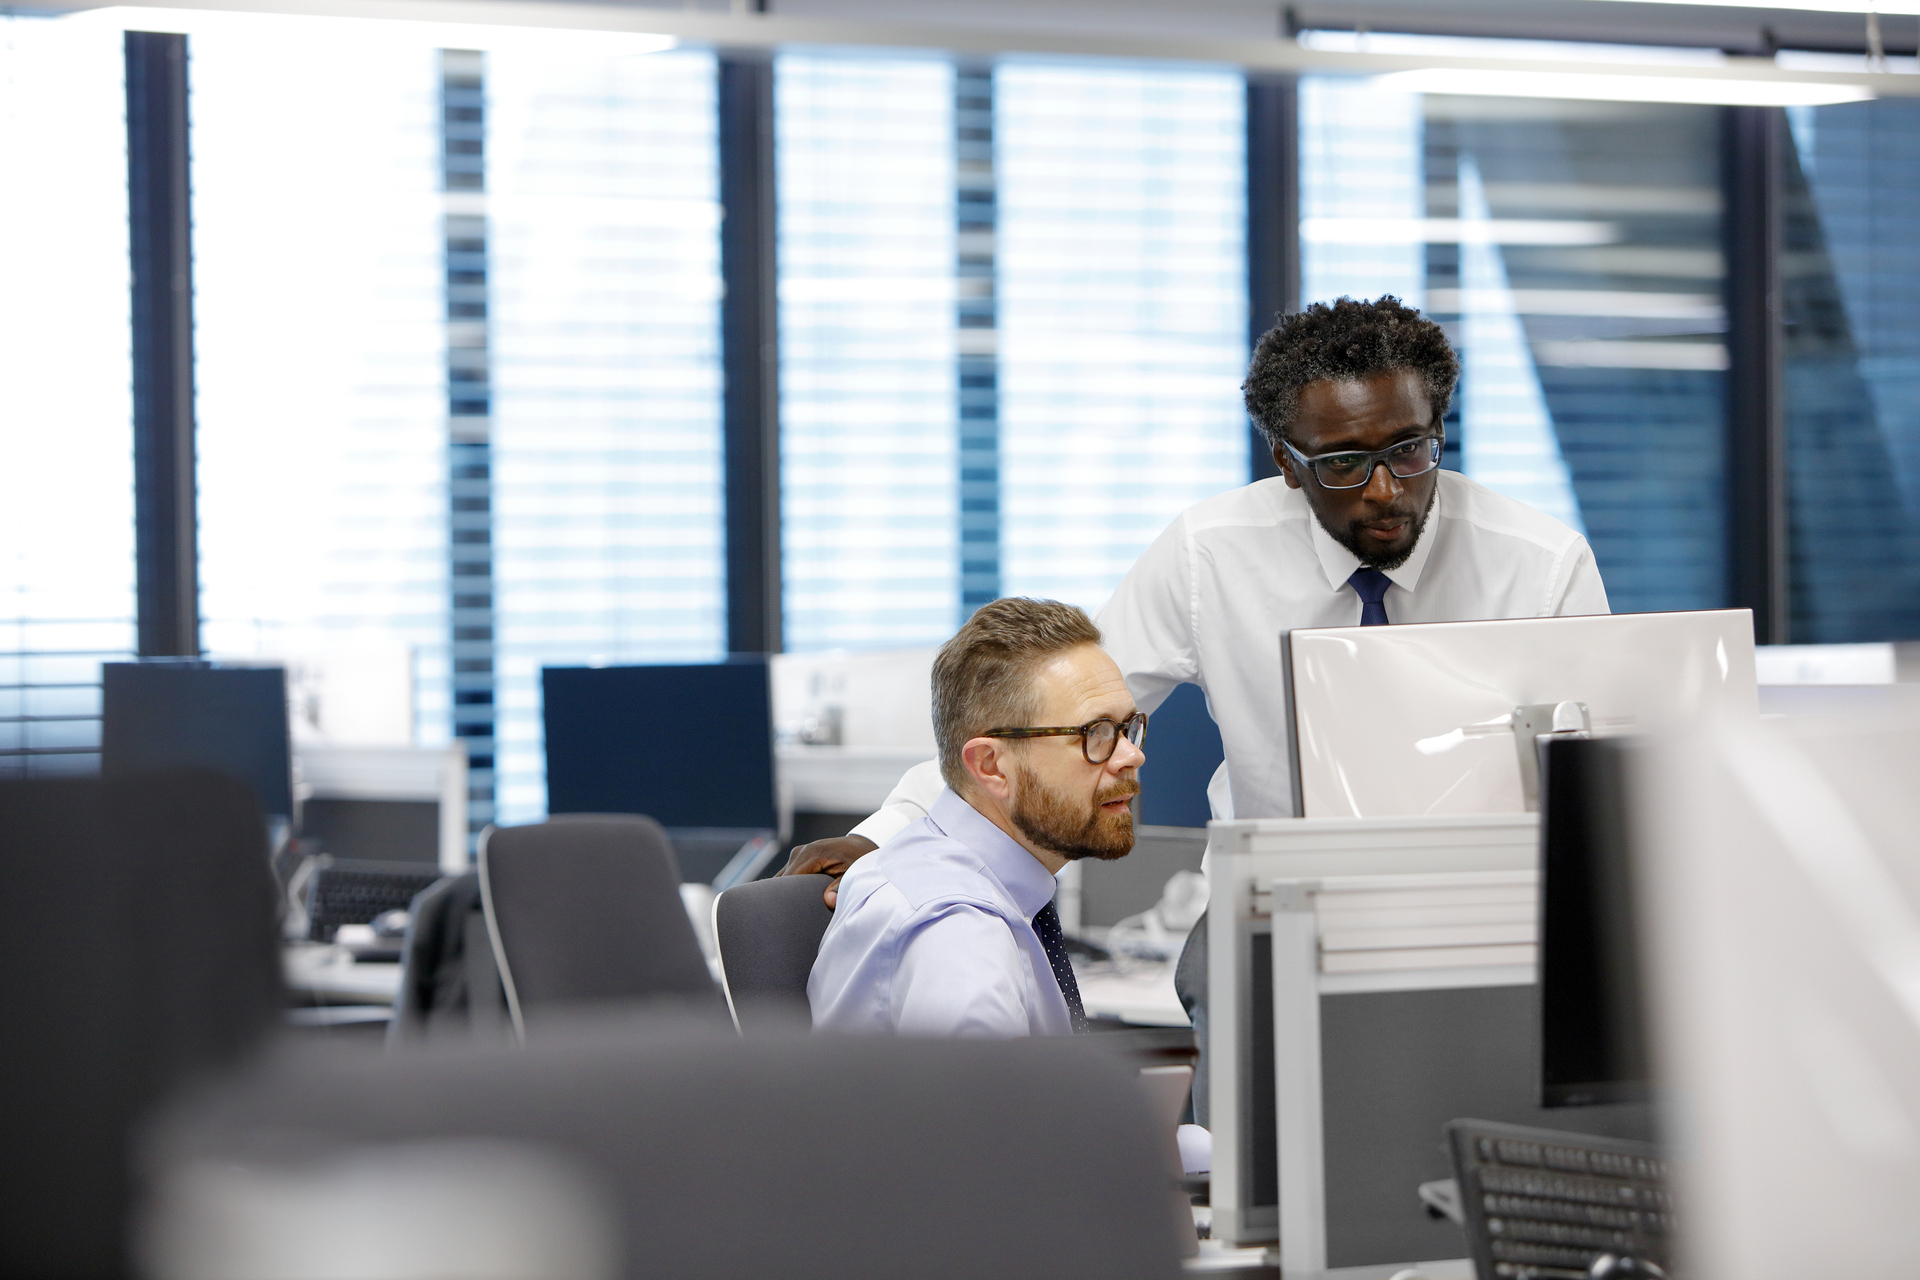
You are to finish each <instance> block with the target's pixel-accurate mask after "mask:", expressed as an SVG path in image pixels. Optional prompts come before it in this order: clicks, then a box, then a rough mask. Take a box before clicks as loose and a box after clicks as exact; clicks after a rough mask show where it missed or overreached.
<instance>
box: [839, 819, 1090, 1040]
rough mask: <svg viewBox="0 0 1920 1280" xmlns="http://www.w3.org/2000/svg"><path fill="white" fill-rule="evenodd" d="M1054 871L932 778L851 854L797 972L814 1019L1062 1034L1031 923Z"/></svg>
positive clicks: (918, 1030)
mask: <svg viewBox="0 0 1920 1280" xmlns="http://www.w3.org/2000/svg"><path fill="white" fill-rule="evenodd" d="M1053 892H1054V880H1053V876H1052V875H1051V874H1050V873H1049V872H1048V871H1047V869H1046V868H1045V867H1043V866H1041V865H1040V862H1039V859H1037V858H1035V857H1034V856H1033V855H1032V854H1031V853H1028V852H1027V851H1026V850H1025V849H1022V848H1021V847H1020V846H1019V845H1017V844H1015V843H1014V842H1013V839H1012V838H1011V837H1010V836H1008V835H1007V834H1006V832H1004V831H1002V830H1000V828H998V827H996V826H994V825H993V823H991V822H989V821H988V820H987V819H986V818H985V817H983V816H982V815H981V814H980V812H979V811H978V810H976V809H975V808H974V807H973V806H972V805H970V804H968V803H967V802H966V801H965V800H962V799H961V798H960V797H959V796H958V795H956V794H954V792H952V791H951V790H943V791H941V793H940V796H939V798H938V799H936V800H935V801H934V802H933V808H932V810H931V811H930V812H929V813H928V814H927V816H926V817H924V818H921V819H919V820H918V821H915V822H913V823H910V824H909V825H908V826H907V827H906V828H905V829H904V830H903V831H901V832H900V834H899V835H897V836H895V837H894V838H893V839H891V840H889V841H887V842H886V844H885V845H883V846H881V848H880V849H879V850H877V851H876V852H874V853H870V854H868V855H867V856H866V857H864V858H861V859H860V860H859V861H858V862H855V863H854V864H853V866H852V867H851V868H850V869H849V870H848V871H847V874H846V876H845V878H844V879H842V880H841V881H840V902H839V906H838V907H837V908H835V910H834V913H833V923H832V924H830V925H828V926H827V933H826V937H824V938H822V939H821V941H820V954H819V956H818V957H817V958H816V959H815V960H814V962H813V975H812V977H811V978H810V979H809V980H808V982H807V999H808V1000H809V1001H810V1002H811V1004H812V1005H813V1025H814V1026H815V1027H818V1028H823V1029H827V1030H833V1031H859V1032H880V1033H886V1032H898V1033H900V1034H902V1035H928V1036H996V1037H1009V1036H1036V1035H1068V1034H1070V1033H1071V1032H1072V1030H1073V1024H1072V1021H1071V1019H1070V1018H1069V1017H1068V1015H1067V1002H1066V1000H1065V999H1064V998H1063V997H1062V996H1061V995H1060V984H1059V983H1058V982H1056V981H1055V980H1054V977H1053V970H1052V968H1051V967H1050V966H1049V965H1048V964H1047V953H1046V949H1045V948H1044V947H1042V946H1041V945H1040V939H1039V937H1038V936H1036V935H1035V934H1034V931H1033V917H1034V913H1035V912H1037V911H1039V910H1040V908H1042V907H1044V906H1046V905H1047V903H1049V902H1051V901H1052V900H1053Z"/></svg>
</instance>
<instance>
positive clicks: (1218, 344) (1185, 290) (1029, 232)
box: [994, 61, 1248, 609]
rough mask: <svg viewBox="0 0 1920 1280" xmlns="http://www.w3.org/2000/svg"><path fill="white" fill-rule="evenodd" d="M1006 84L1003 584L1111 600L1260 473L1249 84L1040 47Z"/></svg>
mask: <svg viewBox="0 0 1920 1280" xmlns="http://www.w3.org/2000/svg"><path fill="white" fill-rule="evenodd" d="M994 98H995V101H994V139H995V146H996V152H997V154H996V158H995V168H996V171H997V175H998V183H999V237H998V239H999V253H998V270H999V279H998V283H997V289H998V294H999V388H1000V459H1001V462H1000V474H1001V494H1000V511H1001V520H1002V533H1001V546H1002V550H1001V562H1002V566H1003V568H1002V575H1003V578H1002V588H1001V589H1002V591H1003V592H1004V593H1005V594H1007V595H1036V596H1045V597H1049V598H1053V599H1059V600H1066V601H1069V602H1072V603H1074V604H1079V605H1083V606H1085V607H1087V608H1089V609H1097V608H1098V607H1099V606H1100V605H1101V604H1103V603H1105V601H1106V599H1107V597H1108V596H1109V595H1111V594H1112V592H1113V589H1114V587H1115V586H1117V585H1118V584H1119V581H1120V579H1121V577H1122V576H1123V575H1124V574H1125V573H1126V571H1127V570H1128V569H1129V568H1131V567H1132V566H1133V562H1134V560H1135V559H1137V558H1138V557H1139V555H1140V552H1141V551H1143V550H1145V549H1146V546H1147V544H1148V543H1150V542H1151V541H1152V540H1153V539H1154V538H1155V537H1156V536H1158V535H1159V533H1160V531H1161V530H1162V529H1164V528H1166V526H1167V525H1168V524H1169V523H1170V522H1171V521H1172V520H1173V518H1174V517H1175V516H1176V515H1178V514H1179V513H1180V512H1181V511H1182V510H1184V509H1185V508H1186V507H1188V506H1191V505H1192V504H1193V503H1195V502H1197V501H1199V500H1200V499H1202V498H1205V497H1207V496H1209V495H1211V494H1214V493H1218V492H1220V491H1222V490H1224V489H1229V488H1233V487H1235V486H1237V485H1242V484H1245V483H1246V482H1247V477H1248V463H1247V442H1248V433H1247V427H1246V421H1247V420H1246V411H1245V409H1244V408H1242V406H1241V402H1240V392H1239V386H1240V381H1241V379H1242V378H1244V377H1245V376H1246V361H1247V338H1246V334H1247V283H1246V120H1245V112H1246V85H1245V81H1244V79H1243V78H1242V77H1241V75H1240V74H1239V73H1238V72H1237V71H1217V70H1210V69H1191V68H1181V67H1167V66H1161V67H1102V66H1097V65H1085V64H1065V65H1063V64H1048V63H1042V62H1024V61H1023V62H1008V63H1003V64H1002V65H1001V66H1000V67H999V68H997V69H996V71H995V73H994Z"/></svg>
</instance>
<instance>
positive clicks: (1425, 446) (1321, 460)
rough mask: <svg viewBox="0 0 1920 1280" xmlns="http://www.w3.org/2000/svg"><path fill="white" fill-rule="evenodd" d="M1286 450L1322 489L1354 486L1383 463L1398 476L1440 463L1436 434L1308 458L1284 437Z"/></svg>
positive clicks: (1424, 471)
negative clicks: (1381, 446)
mask: <svg viewBox="0 0 1920 1280" xmlns="http://www.w3.org/2000/svg"><path fill="white" fill-rule="evenodd" d="M1280 443H1281V444H1283V445H1286V449H1287V452H1288V453H1290V454H1292V455H1293V460H1294V461H1295V462H1298V463H1299V464H1300V465H1301V466H1303V467H1305V468H1307V469H1308V470H1309V471H1311V472H1313V478H1314V479H1315V480H1318V481H1319V482H1320V487H1321V488H1323V489H1358V488H1359V487H1360V486H1361V485H1363V484H1365V483H1366V482H1367V481H1369V480H1371V479H1373V469H1374V468H1375V467H1377V466H1379V465H1380V464H1381V463H1383V462H1384V463H1386V465H1387V470H1388V471H1391V472H1392V473H1393V474H1394V475H1396V476H1399V477H1400V478H1401V479H1402V480H1411V479H1413V477H1415V476H1423V475H1425V474H1427V472H1429V471H1431V470H1433V469H1434V468H1435V467H1437V466H1439V465H1440V448H1441V445H1442V443H1443V442H1442V440H1441V438H1440V437H1439V436H1421V437H1420V438H1419V439H1417V440H1402V441H1401V442H1400V443H1399V444H1396V445H1393V446H1391V447H1389V448H1386V449H1375V450H1372V451H1371V452H1367V451H1362V450H1348V451H1345V452H1342V453H1317V454H1315V455H1314V456H1313V457H1311V458H1309V457H1308V456H1307V455H1306V454H1304V453H1302V452H1300V451H1299V450H1298V449H1296V448H1294V447H1293V445H1292V444H1291V443H1289V442H1288V441H1285V440H1282V441H1281V442H1280Z"/></svg>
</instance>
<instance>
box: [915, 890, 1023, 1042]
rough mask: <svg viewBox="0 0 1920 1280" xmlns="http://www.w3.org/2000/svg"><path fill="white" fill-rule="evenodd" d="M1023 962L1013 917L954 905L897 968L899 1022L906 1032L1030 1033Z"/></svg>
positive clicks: (920, 935)
mask: <svg viewBox="0 0 1920 1280" xmlns="http://www.w3.org/2000/svg"><path fill="white" fill-rule="evenodd" d="M1025 972H1026V971H1025V965H1024V962H1023V961H1022V959H1021V956H1020V948H1019V944H1017V943H1016V942H1015V941H1014V939H1013V934H1012V932H1011V931H1010V930H1009V929H1008V928H1007V922H1006V921H1005V920H1002V919H1001V918H1000V917H999V916H997V915H994V914H993V913H992V912H991V911H986V910H983V909H981V908H979V907H970V906H962V905H955V906H951V907H948V908H947V909H946V910H945V911H944V912H943V913H942V914H941V915H940V916H939V918H937V919H935V920H934V921H933V922H932V923H930V924H928V925H925V926H924V927H922V928H920V929H918V930H916V931H915V932H914V934H913V935H912V936H911V937H910V938H908V939H907V940H906V941H905V943H904V944H903V945H902V947H901V951H900V966H899V968H898V969H896V970H895V971H894V976H893V992H892V1013H893V1029H894V1030H895V1031H896V1032H898V1033H900V1034H901V1035H921V1036H991V1037H995V1038H1003V1039H1004V1038H1007V1037H1013V1036H1025V1035H1031V1034H1032V1031H1033V1028H1032V1024H1031V1021H1030V1020H1029V1018H1028V1016H1027V1002H1026V997H1025V994H1024V993H1025V990H1026V979H1025Z"/></svg>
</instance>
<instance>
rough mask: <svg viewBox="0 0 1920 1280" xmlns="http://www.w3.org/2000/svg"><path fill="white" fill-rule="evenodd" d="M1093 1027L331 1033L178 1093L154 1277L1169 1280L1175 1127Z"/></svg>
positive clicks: (620, 1020)
mask: <svg viewBox="0 0 1920 1280" xmlns="http://www.w3.org/2000/svg"><path fill="white" fill-rule="evenodd" d="M1099 1039H1100V1037H1097V1036H1096V1037H1058V1038H1048V1039H1041V1040H1027V1041H998V1042H995V1041H969V1040H931V1039H913V1038H901V1039H895V1038H892V1037H823V1036H812V1035H773V1036H763V1037H759V1038H756V1039H754V1040H752V1041H744V1040H742V1039H740V1038H739V1037H737V1036H735V1035H734V1034H733V1033H732V1031H731V1030H727V1029H716V1028H715V1027H714V1025H713V1024H712V1023H711V1022H704V1023H699V1024H689V1023H688V1022H687V1021H686V1020H685V1019H671V1020H670V1019H662V1018H658V1017H631V1016H621V1017H599V1018H595V1019H594V1020H593V1023H592V1024H591V1025H586V1026H582V1025H579V1024H578V1023H576V1022H574V1021H573V1020H572V1019H570V1018H568V1017H563V1016H556V1017H554V1018H551V1019H549V1020H548V1021H547V1022H546V1023H544V1024H543V1026H542V1030H541V1034H540V1035H539V1036H537V1037H536V1038H535V1039H534V1040H533V1042H532V1043H531V1044H530V1045H529V1046H528V1047H527V1048H526V1049H525V1050H524V1051H522V1052H517V1053H501V1052H499V1051H498V1050H489V1049H486V1048H484V1047H481V1046H477V1045H472V1044H455V1043H453V1042H443V1043H440V1044H435V1045H429V1046H427V1047H425V1048H423V1049H421V1050H419V1051H418V1052H415V1053H408V1054H388V1055H366V1054H359V1055H356V1054H352V1053H350V1052H346V1051H345V1050H346V1046H334V1045H321V1046H319V1047H318V1048H319V1051H318V1052H313V1051H311V1050H309V1051H306V1052H303V1053H301V1054H299V1055H293V1054H288V1055H285V1056H284V1057H283V1058H282V1059H281V1060H279V1061H278V1062H276V1063H275V1064H273V1067H272V1069H271V1070H263V1071H261V1072H260V1073H258V1074H257V1075H256V1076H255V1077H254V1078H253V1079H252V1080H250V1081H248V1082H244V1083H241V1084H238V1085H236V1086H231V1087H228V1088H224V1089H222V1090H221V1091H220V1092H219V1093H217V1094H212V1093H210V1094H208V1095H205V1096H204V1097H203V1098H202V1099H200V1100H199V1101H198V1103H197V1104H196V1106H195V1108H194V1109H193V1110H192V1111H190V1112H176V1113H175V1115H174V1116H173V1117H172V1120H171V1123H169V1124H168V1126H167V1127H166V1128H165V1130H164V1131H162V1133H161V1134H160V1135H159V1136H158V1138H157V1139H156V1142H155V1144H154V1147H153V1151H154V1158H153V1161H152V1167H153V1169H154V1177H153V1184H154V1186H155V1188H156V1199H155V1202H154V1203H155V1208H156V1213H155V1217H154V1219H153V1220H152V1221H153V1230H152V1231H151V1233H150V1235H149V1237H148V1238H149V1239H151V1240H154V1241H156V1242H157V1245H158V1246H159V1247H158V1248H157V1250H156V1253H157V1256H155V1255H150V1256H149V1257H148V1258H146V1259H145V1260H144V1261H145V1263H146V1269H145V1272H144V1274H145V1275H146V1276H147V1277H148V1280H187V1277H193V1278H194V1280H207V1278H208V1277H218V1278H225V1277H241V1276H258V1275H274V1276H278V1277H281V1280H323V1277H333V1276H338V1275H373V1274H379V1275H395V1274H404V1275H435V1274H438V1275H455V1274H458V1275H468V1274H476V1273H477V1274H488V1275H498V1274H505V1273H506V1270H507V1269H506V1268H504V1267H502V1266H500V1265H498V1263H497V1261H496V1262H495V1265H493V1266H490V1267H488V1268H487V1269H486V1270H485V1271H483V1272H470V1271H466V1270H456V1269H455V1267H454V1266H453V1265H452V1262H453V1260H455V1259H456V1258H458V1257H460V1256H464V1255H466V1254H468V1253H470V1252H471V1251H472V1249H473V1247H474V1246H473V1237H477V1236H483V1235H484V1237H485V1238H486V1240H487V1242H488V1244H489V1248H490V1251H491V1253H492V1255H493V1257H494V1258H495V1259H496V1260H497V1259H498V1258H500V1257H523V1256H529V1255H531V1256H534V1257H535V1258H536V1259H537V1261H539V1262H540V1263H541V1264H543V1265H542V1267H541V1269H538V1270H534V1269H531V1268H530V1269H529V1270H527V1271H526V1272H524V1273H523V1272H519V1271H515V1272H513V1274H530V1275H557V1274H569V1275H573V1276H576V1277H577V1276H586V1277H589V1280H628V1278H632V1280H639V1278H640V1277H654V1276H671V1277H674V1280H735V1278H736V1277H741V1276H758V1277H768V1278H770V1280H787V1278H791V1280H799V1278H801V1277H808V1278H811V1277H821V1276H833V1277H835V1278H836V1280H894V1278H895V1277H899V1276H912V1277H915V1280H949V1278H951V1280H961V1278H963V1277H964V1278H966V1280H977V1278H978V1277H982V1276H1048V1277H1052V1278H1053V1280H1083V1278H1084V1280H1096V1278H1097V1280H1149V1278H1152V1280H1174V1277H1177V1276H1178V1275H1179V1274H1180V1267H1179V1262H1178V1250H1179V1248H1180V1244H1179V1239H1178V1236H1177V1234H1176V1232H1177V1228H1178V1226H1179V1223H1178V1216H1185V1214H1186V1212H1187V1211H1186V1207H1185V1203H1184V1197H1182V1198H1181V1201H1180V1203H1177V1204H1176V1203H1175V1199H1174V1197H1173V1196H1172V1195H1171V1194H1170V1175H1169V1174H1168V1172H1167V1164H1166V1160H1167V1152H1166V1135H1165V1133H1164V1132H1163V1129H1164V1125H1163V1124H1161V1123H1160V1122H1158V1121H1157V1120H1156V1118H1155V1117H1154V1116H1153V1115H1152V1112H1151V1106H1150V1103H1149V1100H1148V1097H1147V1095H1146V1093H1145V1091H1143V1090H1142V1088H1141V1086H1140V1084H1139V1082H1138V1079H1137V1078H1136V1076H1135V1073H1134V1071H1133V1068H1132V1066H1131V1064H1128V1063H1126V1062H1125V1061H1123V1060H1121V1059H1119V1058H1118V1057H1116V1056H1115V1055H1113V1054H1111V1053H1109V1052H1106V1051H1104V1050H1103V1048H1102V1047H1101V1046H1100V1045H1099V1044H1097V1043H1092V1042H1097V1041H1098V1040H1099ZM236 1165H239V1166H243V1169H242V1170H241V1171H240V1172H238V1173H236V1172H235V1170H234V1167H235V1166H236ZM395 1170H400V1171H405V1172H406V1175H407V1176H405V1177H401V1176H398V1175H397V1174H396V1173H395V1172H394V1171H395ZM416 1171H424V1173H419V1172H416ZM423 1183H424V1184H425V1185H423ZM388 1189H390V1191H391V1194H381V1192H382V1191H384V1190H388ZM823 1189H825V1190H827V1191H830V1199H831V1201H832V1203H831V1204H823V1201H822V1194H823ZM1176 1210H1178V1211H1179V1214H1178V1215H1176V1212H1175V1211H1176ZM583 1211H586V1212H587V1213H589V1214H590V1218H589V1220H587V1221H583V1220H582V1212H583ZM263 1224H265V1225H270V1226H271V1227H272V1228H273V1229H272V1230H267V1229H262V1227H263ZM1187 1231H1188V1233H1189V1236H1190V1235H1191V1231H1192V1226H1191V1220H1190V1219H1189V1221H1188V1225H1187ZM556 1240H559V1241H562V1242H564V1243H566V1244H567V1246H568V1251H569V1256H567V1257H566V1258H565V1259H564V1261H556V1260H555V1258H554V1257H551V1256H549V1257H539V1256H538V1255H539V1253H540V1251H541V1248H542V1247H543V1245H550V1242H553V1241H556ZM583 1245H585V1246H586V1247H584V1248H583V1247H582V1246H583ZM223 1249H224V1250H228V1251H231V1250H236V1249H237V1250H241V1251H243V1255H242V1256H223V1255H222V1253H221V1251H222V1250H223ZM354 1250H359V1251H360V1254H359V1255H355V1254H353V1253H352V1251H354ZM246 1251H251V1252H246ZM376 1251H377V1253H378V1256H377V1257H371V1258H369V1257H365V1256H364V1255H367V1254H371V1253H374V1252H376ZM582 1254H584V1255H586V1261H585V1263H584V1264H583V1263H582V1262H580V1261H577V1260H576V1259H577V1258H578V1257H579V1255H582ZM396 1257H406V1258H409V1259H414V1260H419V1261H418V1262H417V1264H416V1265H413V1266H411V1267H410V1269H408V1270H405V1271H398V1270H396V1269H395V1267H394V1263H393V1259H394V1258H396ZM597 1260H603V1261H598V1265H592V1264H594V1263H595V1262H596V1261H597ZM436 1261H437V1262H439V1263H440V1265H439V1266H437V1267H435V1266H432V1265H428V1264H431V1263H433V1262H436ZM327 1264H332V1265H331V1266H330V1268H329V1267H328V1265H327Z"/></svg>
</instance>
